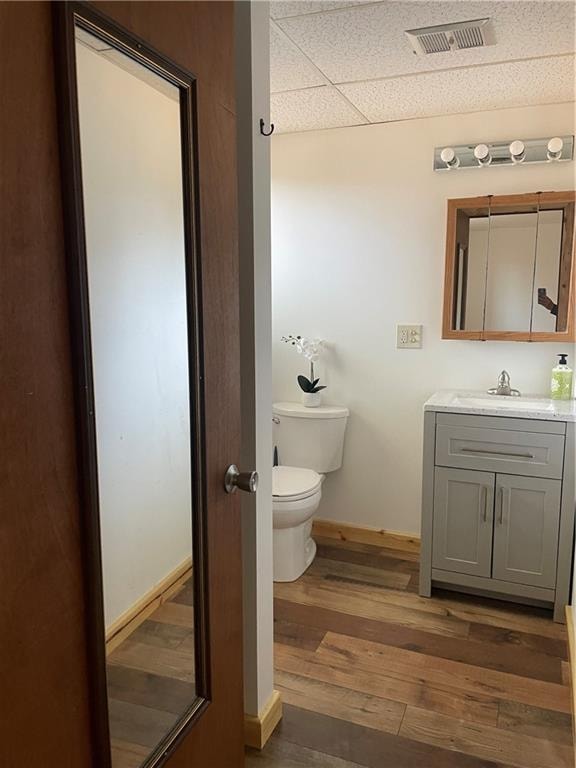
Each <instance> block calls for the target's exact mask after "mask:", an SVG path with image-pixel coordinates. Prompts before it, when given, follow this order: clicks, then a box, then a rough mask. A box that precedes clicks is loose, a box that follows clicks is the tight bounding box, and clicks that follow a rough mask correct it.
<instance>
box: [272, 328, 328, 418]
mask: <svg viewBox="0 0 576 768" xmlns="http://www.w3.org/2000/svg"><path fill="white" fill-rule="evenodd" d="M282 341H283V342H284V343H286V344H291V345H292V346H293V347H296V351H297V352H298V354H300V355H302V356H303V357H305V358H306V360H308V362H309V363H310V378H307V377H306V376H302V375H300V376H298V385H299V386H300V389H301V390H302V395H301V400H302V404H303V405H305V406H306V407H307V408H316V407H317V406H319V405H320V403H321V402H322V395H321V392H322V390H323V389H326V387H325V386H324V385H321V384H319V381H320V379H319V378H315V376H314V363H316V362H318V360H319V359H320V350H321V348H322V345H323V344H324V341H323V340H322V339H307V338H306V337H305V336H282Z"/></svg>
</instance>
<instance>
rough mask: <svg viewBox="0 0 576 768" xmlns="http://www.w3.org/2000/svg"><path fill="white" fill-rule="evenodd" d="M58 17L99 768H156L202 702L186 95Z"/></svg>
mask: <svg viewBox="0 0 576 768" xmlns="http://www.w3.org/2000/svg"><path fill="white" fill-rule="evenodd" d="M55 20H56V42H57V53H58V84H59V87H60V94H59V95H60V105H61V124H60V130H61V146H62V166H63V177H64V182H65V184H64V207H65V214H66V218H65V223H66V240H67V261H68V279H69V295H70V306H71V314H72V331H73V339H72V341H73V348H74V357H75V368H76V408H77V424H78V443H79V454H80V462H81V466H80V480H81V494H82V507H83V515H84V520H83V522H84V534H85V536H84V538H85V557H84V559H85V566H86V584H87V613H88V641H89V645H90V647H89V654H90V668H91V671H92V680H91V684H92V685H91V687H92V699H93V705H92V710H93V722H94V728H93V731H94V741H95V744H94V756H95V757H94V759H95V761H96V763H97V764H98V766H101V767H102V768H158V767H159V766H160V765H163V764H165V762H166V761H167V760H168V759H169V758H170V756H171V755H172V754H173V752H174V750H175V749H176V748H177V746H178V744H179V743H180V741H181V740H182V739H183V738H184V737H185V736H186V734H187V733H188V732H189V731H190V729H191V728H192V726H193V724H195V723H196V721H197V719H199V718H200V716H201V715H202V713H203V712H204V710H205V709H206V708H207V706H208V704H209V701H210V696H211V691H210V688H211V680H210V674H209V663H208V662H209V638H208V629H207V626H208V586H207V581H208V571H207V556H206V549H207V547H206V525H207V513H206V478H205V474H206V469H205V467H206V455H205V454H206V451H205V442H206V440H205V434H204V423H205V416H204V413H205V405H204V400H205V398H204V389H203V380H204V361H203V354H202V346H203V345H202V321H203V313H202V302H201V285H200V272H201V269H200V247H199V242H200V239H199V235H198V232H199V209H198V204H197V196H198V151H197V138H196V122H197V121H196V81H195V76H194V75H193V74H192V73H190V72H188V71H186V70H184V69H182V68H181V67H179V66H178V65H176V64H175V63H174V62H172V61H170V60H169V59H167V58H166V57H165V56H163V55H161V54H160V53H159V52H158V51H156V50H154V49H153V48H152V47H150V46H149V45H147V43H146V42H145V41H143V40H141V39H139V38H137V37H135V36H134V35H132V34H130V33H128V32H127V31H126V30H125V29H123V28H122V27H120V26H118V25H116V24H115V23H114V22H113V21H111V20H110V19H108V18H107V17H105V16H103V15H101V14H100V13H98V12H97V11H95V10H94V9H93V8H91V7H90V6H88V5H85V4H83V3H61V4H56V6H55Z"/></svg>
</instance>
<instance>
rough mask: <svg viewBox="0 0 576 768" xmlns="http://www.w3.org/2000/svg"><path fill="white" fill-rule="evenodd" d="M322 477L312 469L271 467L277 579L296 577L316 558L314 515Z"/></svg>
mask: <svg viewBox="0 0 576 768" xmlns="http://www.w3.org/2000/svg"><path fill="white" fill-rule="evenodd" d="M323 479H324V476H323V475H320V474H319V473H318V472H315V471H314V470H313V469H304V468H301V467H285V466H279V467H274V468H273V470H272V517H273V525H274V581H296V579H298V578H299V577H300V576H301V575H302V574H303V573H304V571H305V570H306V569H307V568H308V566H309V565H310V564H311V563H312V561H313V560H314V556H315V554H316V542H315V541H314V539H313V538H312V536H311V533H312V518H313V516H314V513H315V512H316V510H317V509H318V505H319V504H320V499H321V498H322V481H323Z"/></svg>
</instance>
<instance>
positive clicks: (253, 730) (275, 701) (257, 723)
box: [244, 690, 282, 749]
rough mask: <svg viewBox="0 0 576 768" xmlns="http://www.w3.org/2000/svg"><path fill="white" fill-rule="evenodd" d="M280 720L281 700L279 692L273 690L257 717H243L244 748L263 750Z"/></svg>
mask: <svg viewBox="0 0 576 768" xmlns="http://www.w3.org/2000/svg"><path fill="white" fill-rule="evenodd" d="M281 719H282V698H281V697H280V693H279V691H276V690H274V691H272V695H271V696H270V698H269V699H268V701H267V702H266V706H265V707H264V709H263V710H262V712H260V713H259V714H258V716H253V715H244V743H245V744H246V746H248V747H254V748H255V749H263V748H264V745H265V744H266V742H267V741H268V739H269V738H270V736H272V733H273V731H274V728H276V726H277V725H278V723H279V722H280V720H281Z"/></svg>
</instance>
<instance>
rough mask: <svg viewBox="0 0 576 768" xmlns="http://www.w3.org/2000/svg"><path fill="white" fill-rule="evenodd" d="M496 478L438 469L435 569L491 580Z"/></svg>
mask: <svg viewBox="0 0 576 768" xmlns="http://www.w3.org/2000/svg"><path fill="white" fill-rule="evenodd" d="M494 477H495V476H494V475H493V474H492V473H491V472H476V471H474V470H470V469H447V468H444V467H436V473H435V482H434V528H433V539H432V564H433V567H434V568H440V569H442V570H444V571H456V572H457V573H468V574H471V575H473V576H486V577H490V574H491V568H492V527H493V522H494Z"/></svg>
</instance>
